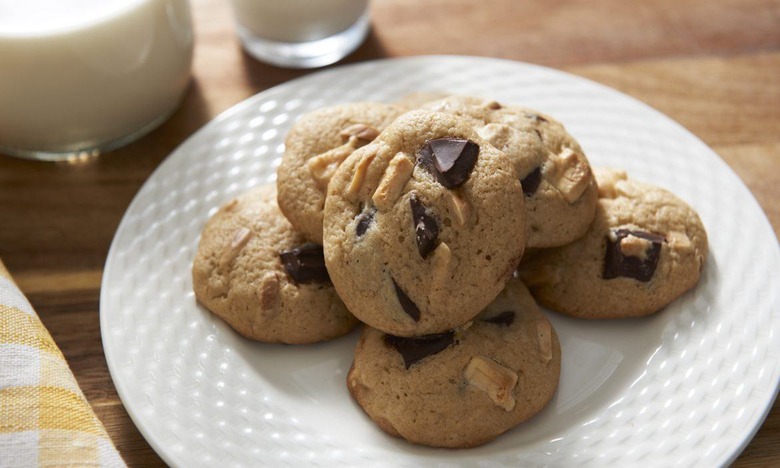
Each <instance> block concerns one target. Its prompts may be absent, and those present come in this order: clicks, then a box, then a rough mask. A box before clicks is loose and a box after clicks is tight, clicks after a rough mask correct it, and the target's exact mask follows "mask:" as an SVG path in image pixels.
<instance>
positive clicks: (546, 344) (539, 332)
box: [536, 320, 553, 362]
mask: <svg viewBox="0 0 780 468" xmlns="http://www.w3.org/2000/svg"><path fill="white" fill-rule="evenodd" d="M536 336H537V337H538V338H539V354H540V356H541V357H542V360H544V362H550V360H551V359H552V355H553V350H552V327H551V326H550V322H548V321H547V320H539V321H538V322H536Z"/></svg>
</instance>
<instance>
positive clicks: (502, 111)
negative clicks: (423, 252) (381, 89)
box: [422, 96, 598, 247]
mask: <svg viewBox="0 0 780 468" xmlns="http://www.w3.org/2000/svg"><path fill="white" fill-rule="evenodd" d="M422 107H423V108H425V109H431V110H434V111H438V112H447V113H451V114H455V115H459V116H461V117H464V118H468V119H469V120H470V121H472V122H473V125H474V127H475V128H476V130H477V133H479V134H480V136H482V137H483V138H484V139H486V140H487V141H489V142H490V143H491V144H493V145H494V146H495V147H496V148H498V149H500V150H501V151H503V152H505V153H506V154H507V155H508V156H509V158H510V159H511V160H512V163H513V164H514V167H515V172H517V176H518V178H519V179H520V180H521V181H522V184H523V194H524V196H525V202H526V203H525V205H526V209H527V210H528V219H527V224H528V246H529V247H554V246H558V245H564V244H567V243H569V242H571V241H573V240H575V239H577V238H579V237H581V236H582V235H583V234H585V231H586V230H587V229H588V226H589V225H590V222H591V221H592V220H593V214H594V213H595V210H596V199H597V198H598V190H597V187H596V183H595V181H594V178H593V174H592V172H591V169H590V164H589V163H588V159H587V158H586V157H585V153H584V152H583V151H582V148H581V147H580V145H579V143H577V141H576V140H575V139H574V138H573V137H572V136H571V135H569V133H568V132H566V129H565V128H564V127H563V125H562V124H561V123H560V122H558V121H556V120H555V119H553V118H552V117H549V116H547V115H544V114H541V113H539V112H536V111H534V110H531V109H526V108H524V107H518V106H505V105H502V104H499V103H498V102H496V101H492V100H485V99H480V98H474V97H465V96H449V97H446V98H444V99H440V100H437V101H433V102H429V103H426V104H422Z"/></svg>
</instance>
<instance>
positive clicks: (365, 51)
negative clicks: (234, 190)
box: [0, 0, 780, 467]
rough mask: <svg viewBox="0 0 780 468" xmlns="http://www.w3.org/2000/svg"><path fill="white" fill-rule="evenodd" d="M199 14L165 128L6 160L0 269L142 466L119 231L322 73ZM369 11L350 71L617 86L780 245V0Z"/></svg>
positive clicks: (212, 6) (122, 447) (217, 5)
mask: <svg viewBox="0 0 780 468" xmlns="http://www.w3.org/2000/svg"><path fill="white" fill-rule="evenodd" d="M192 11H193V16H194V19H195V27H196V49H195V61H194V67H193V80H192V84H191V87H190V89H189V90H188V92H187V95H186V97H185V100H184V102H183V103H182V105H181V107H180V109H179V110H178V111H177V112H176V113H175V114H174V115H173V116H172V117H171V119H170V120H169V121H167V122H166V123H165V124H163V125H162V126H161V127H160V128H159V129H157V130H155V131H154V132H152V133H151V134H149V135H147V136H145V137H143V138H142V139H140V140H139V141H136V142H134V143H132V144H130V145H128V146H126V147H125V148H122V149H119V150H117V151H115V152H113V153H109V154H105V155H103V156H100V157H98V158H95V159H93V160H90V161H87V162H83V163H79V164H68V163H41V162H33V161H25V160H21V159H16V158H11V157H8V156H4V155H0V258H2V259H3V261H4V262H5V264H6V266H7V267H8V269H9V271H10V272H11V273H12V274H13V275H14V278H15V279H16V280H17V282H18V283H19V285H20V286H21V288H22V290H23V291H24V293H26V294H27V296H28V298H29V299H30V301H31V302H32V304H33V306H34V307H35V309H36V310H37V311H38V313H39V314H40V316H41V318H42V320H43V322H44V323H45V325H46V326H47V327H48V329H49V330H50V331H51V334H52V336H53V337H54V339H55V341H56V342H57V343H58V344H59V346H60V347H61V348H62V351H63V353H64V354H65V356H66V358H67V359H68V361H69V363H70V365H71V367H72V369H73V371H74V373H75V375H76V377H77V379H78V382H79V384H80V385H81V387H82V389H83V391H84V393H85V395H86V397H87V398H88V400H89V401H90V403H91V404H92V406H93V407H94V408H95V410H96V412H97V414H98V416H99V417H100V419H101V420H102V421H103V423H104V424H105V426H106V428H107V429H108V432H109V435H110V436H111V437H112V438H113V440H114V442H115V443H116V445H117V447H118V449H119V451H120V452H121V454H122V456H123V457H124V459H125V460H126V461H127V463H128V464H129V465H130V466H159V465H162V464H163V462H162V461H161V460H160V459H159V458H158V457H157V455H156V454H155V453H154V451H153V450H152V449H151V448H150V446H149V445H148V444H147V443H146V442H145V441H144V439H143V437H142V436H141V435H140V433H139V432H138V430H137V429H136V428H135V426H134V425H133V423H132V421H131V420H130V418H129V417H128V415H127V413H126V412H125V410H124V408H123V406H122V403H121V402H120V400H119V398H118V396H117V393H116V390H115V389H114V386H113V384H112V381H111V377H110V375H109V372H108V368H107V367H106V361H105V357H104V355H103V349H102V346H101V340H100V330H99V324H98V309H99V294H100V281H101V275H102V269H103V264H104V262H105V260H106V255H107V253H108V248H109V245H110V243H111V240H112V238H113V235H114V232H115V231H116V228H117V226H118V224H119V221H120V219H121V217H122V215H123V213H124V211H125V210H126V209H127V207H128V205H129V203H130V201H131V200H132V198H133V196H134V195H135V194H136V192H137V191H138V189H139V188H140V186H141V184H143V182H144V181H145V180H146V179H147V177H149V175H150V174H151V172H152V171H153V170H154V169H155V168H156V167H157V165H158V164H159V163H160V162H161V161H162V160H163V159H164V158H165V157H166V156H167V155H168V154H169V153H170V152H171V151H172V150H173V149H174V148H175V147H176V146H177V145H178V144H180V143H181V142H182V141H184V140H185V139H186V138H187V137H188V136H189V135H190V134H192V133H193V132H194V131H195V130H197V129H198V128H200V127H201V126H203V125H204V124H206V123H207V122H208V121H209V120H211V119H212V118H213V117H215V116H216V115H217V114H219V113H220V112H222V111H223V110H225V109H227V108H229V107H231V106H232V105H234V104H236V103H238V102H240V101H241V100H243V99H245V98H247V97H249V96H251V95H253V94H255V93H257V92H260V91H263V90H265V89H268V88H269V87H271V86H274V85H277V84H280V83H283V82H285V81H288V80H290V79H293V78H296V77H299V76H303V75H305V74H308V73H311V71H293V70H284V69H279V68H274V67H271V66H268V65H264V64H261V63H259V62H257V61H255V60H253V59H252V58H250V57H249V56H247V55H246V54H245V53H243V52H242V50H241V48H240V46H239V44H238V41H237V40H236V37H235V35H234V29H233V22H232V16H231V11H230V9H229V5H228V2H226V1H224V0H193V1H192ZM371 11H372V31H371V33H370V36H369V37H368V39H367V40H366V42H365V43H364V44H363V45H362V46H361V47H360V48H359V49H358V50H357V51H356V52H355V53H354V54H352V55H351V56H350V57H348V58H347V59H346V60H345V61H344V62H347V63H349V62H357V61H364V60H369V59H379V58H386V57H399V56H410V55H421V54H462V55H478V56H490V57H501V58H507V59H513V60H519V61H524V62H532V63H537V64H541V65H546V66H551V67H555V68H558V69H562V70H565V71H568V72H571V73H574V74H577V75H580V76H583V77H587V78H590V79H592V80H595V81H597V82H600V83H603V84H605V85H607V86H611V87H613V88H616V89H618V90H620V91H622V92H624V93H626V94H629V95H631V96H634V97H635V98H637V99H639V100H641V101H644V102H645V103H647V104H649V105H650V106H652V107H654V108H656V109H658V110H660V111H661V112H663V113H665V114H667V115H668V116H670V117H671V118H672V119H674V120H676V121H678V122H679V123H681V124H682V125H683V126H685V127H686V128H688V129H689V130H690V131H691V132H693V133H694V134H695V135H697V136H698V137H699V138H701V139H702V140H703V141H704V142H705V143H707V144H708V145H709V146H710V147H712V148H713V149H714V150H715V152H717V153H718V154H719V155H720V156H721V157H722V158H723V159H724V160H725V161H726V162H727V163H728V164H729V165H730V166H731V168H732V169H733V170H734V171H735V172H736V173H737V174H738V175H739V177H740V178H741V179H742V180H743V181H744V182H745V184H746V185H747V186H748V187H749V188H750V190H751V191H752V193H753V195H754V196H755V197H756V198H757V200H758V202H759V203H760V204H761V206H762V208H763V209H764V211H765V212H766V214H767V217H768V218H769V221H770V223H771V225H772V227H773V229H774V231H775V234H777V233H778V232H780V202H779V201H778V200H780V0H646V1H643V2H629V1H624V0H588V1H585V0H427V1H425V2H421V1H418V0H374V1H373V2H372V3H371ZM746 242H749V240H746ZM758 247H759V248H760V246H758ZM737 312H738V311H737ZM778 441H780V410H778V404H777V403H776V404H775V405H774V408H773V409H772V411H771V413H770V414H769V416H768V418H767V420H766V421H765V422H764V424H763V425H762V426H761V428H760V430H759V431H758V433H757V434H756V436H755V438H754V439H753V440H752V442H751V443H750V444H749V445H748V446H747V448H746V449H745V451H744V452H743V453H742V454H741V456H740V457H739V459H738V460H737V461H736V462H735V466H739V467H748V466H768V465H775V466H778V465H780V443H778Z"/></svg>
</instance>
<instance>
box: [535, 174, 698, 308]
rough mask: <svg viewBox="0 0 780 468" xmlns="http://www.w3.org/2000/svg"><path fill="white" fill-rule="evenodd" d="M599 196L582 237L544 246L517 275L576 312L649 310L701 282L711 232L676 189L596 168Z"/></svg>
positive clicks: (543, 299)
mask: <svg viewBox="0 0 780 468" xmlns="http://www.w3.org/2000/svg"><path fill="white" fill-rule="evenodd" d="M596 178H597V180H598V184H599V201H598V206H597V208H596V216H595V218H594V220H593V224H592V225H591V226H590V228H589V230H588V232H587V233H586V234H585V236H584V237H582V238H580V239H578V240H577V241H575V242H573V243H571V244H568V245H566V246H563V247H557V248H553V249H540V250H539V251H536V252H534V256H533V258H532V259H529V260H528V261H524V262H523V264H522V266H521V268H520V275H521V277H522V278H523V279H524V280H525V281H526V284H528V286H529V287H530V288H531V291H532V293H533V294H534V297H536V299H537V300H538V301H539V302H540V303H541V304H542V305H544V306H546V307H548V308H550V309H553V310H557V311H559V312H563V313H564V314H567V315H571V316H574V317H581V318H588V319H600V318H623V317H638V316H643V315H648V314H651V313H653V312H656V311H658V310H660V309H661V308H663V307H664V306H665V305H667V304H669V303H670V302H672V301H673V300H674V299H675V298H677V297H678V296H680V295H681V294H683V293H684V292H685V291H687V290H689V289H690V288H692V287H693V286H694V285H696V283H697V282H698V281H699V277H700V276H701V272H702V268H703V265H704V262H705V260H706V258H707V233H706V232H705V229H704V225H703V224H702V222H701V220H700V219H699V216H698V214H697V213H696V212H695V211H694V210H693V209H692V208H691V207H690V206H688V205H687V204H686V203H685V202H683V201H682V200H680V199H679V198H677V197H676V196H675V195H673V194H672V193H670V192H668V191H666V190H664V189H661V188H659V187H655V186H653V185H650V184H645V183H641V182H637V181H634V180H632V179H629V178H628V176H627V175H626V173H625V172H623V171H617V170H598V171H596Z"/></svg>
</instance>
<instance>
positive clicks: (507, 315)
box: [482, 310, 515, 327]
mask: <svg viewBox="0 0 780 468" xmlns="http://www.w3.org/2000/svg"><path fill="white" fill-rule="evenodd" d="M482 321H483V322H490V323H495V324H496V325H503V326H505V327H508V326H510V325H512V322H514V321H515V313H514V312H513V311H511V310H507V311H506V312H501V313H500V314H498V315H496V316H494V317H490V318H486V319H483V320H482Z"/></svg>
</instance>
